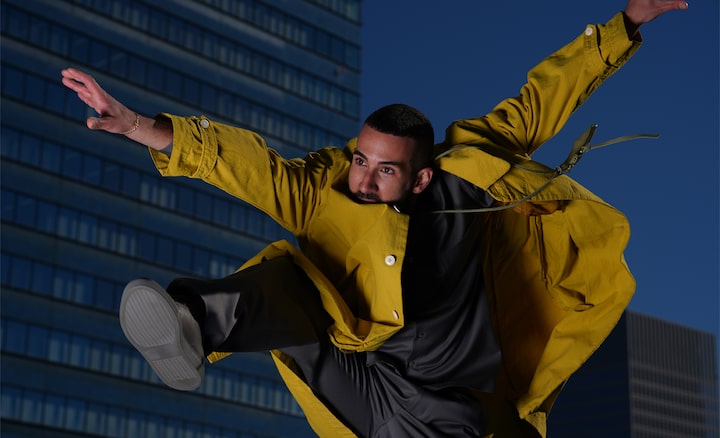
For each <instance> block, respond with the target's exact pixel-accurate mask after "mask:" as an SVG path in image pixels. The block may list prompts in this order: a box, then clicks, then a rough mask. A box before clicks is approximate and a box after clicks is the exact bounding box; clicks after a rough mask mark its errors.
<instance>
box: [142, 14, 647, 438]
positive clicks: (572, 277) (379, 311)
mask: <svg viewBox="0 0 720 438" xmlns="http://www.w3.org/2000/svg"><path fill="white" fill-rule="evenodd" d="M587 29H588V30H587V31H585V32H583V34H582V35H581V36H580V37H578V38H577V39H576V40H574V41H572V42H571V43H570V44H568V45H567V46H565V47H564V48H562V49H560V50H559V51H558V52H556V53H555V54H553V55H552V56H550V57H549V58H547V59H546V60H545V61H543V62H542V63H541V64H539V65H538V66H537V67H536V68H534V69H533V70H532V71H531V72H530V73H529V74H528V84H526V85H525V86H524V87H523V88H522V90H521V92H520V95H519V96H518V97H516V98H512V99H507V100H505V101H503V102H501V103H500V104H499V105H498V106H497V107H496V108H495V109H494V110H493V112H492V113H490V114H488V115H486V116H484V117H481V118H477V119H468V120H461V121H458V122H456V123H453V124H452V125H451V126H450V127H449V128H448V129H447V132H446V140H445V142H444V143H442V144H440V145H438V152H439V153H443V155H442V158H440V159H439V161H438V164H439V166H440V167H441V168H442V169H444V170H446V171H448V172H451V173H453V174H455V175H457V176H459V177H461V178H463V179H465V180H467V181H469V182H471V183H473V184H476V185H477V186H479V187H481V188H483V189H485V190H487V191H488V193H490V194H491V195H492V196H493V197H494V198H495V199H496V200H497V201H498V202H499V203H512V202H513V201H517V200H520V199H523V198H524V197H525V196H526V195H527V194H528V193H531V192H532V191H533V190H534V189H535V188H537V187H539V186H540V185H541V184H543V183H544V182H545V181H546V180H547V175H542V174H538V173H534V172H530V171H528V170H526V168H528V167H538V166H539V165H537V164H534V163H533V162H531V161H529V158H528V157H529V156H530V154H531V153H532V152H533V151H534V150H535V149H537V148H538V147H539V146H540V145H541V144H542V143H543V142H545V141H546V140H548V139H549V138H550V137H552V136H553V135H555V134H556V133H557V131H558V130H559V129H560V128H561V127H562V126H563V124H564V123H565V121H566V119H567V118H568V117H569V116H570V115H571V114H572V112H573V111H574V110H575V109H577V107H578V106H579V105H581V104H582V103H583V102H584V100H585V99H586V98H587V97H588V96H589V95H590V94H591V93H592V91H594V90H595V89H596V88H597V87H598V86H599V85H600V84H601V83H602V82H603V81H604V80H605V79H606V78H607V77H609V76H610V75H611V74H612V73H613V72H615V71H616V70H617V69H618V68H619V67H620V66H621V65H622V64H623V63H624V62H625V61H626V60H627V59H628V58H629V57H630V56H631V55H632V54H633V53H634V51H635V50H636V49H637V48H638V45H639V43H638V42H633V41H629V40H628V38H627V35H626V31H625V28H624V24H623V19H622V15H621V14H618V15H616V16H615V17H614V18H613V19H612V20H610V21H609V22H608V23H607V24H606V25H598V26H588V27H587ZM165 116H166V117H168V118H170V119H171V120H172V123H173V129H174V132H175V138H174V147H173V153H172V156H171V157H170V158H168V157H166V156H165V155H163V154H161V153H157V152H154V151H151V153H152V157H153V159H154V161H155V164H156V166H157V168H158V170H159V171H160V172H161V173H162V174H163V175H168V176H170V175H183V176H190V177H194V178H201V179H203V180H204V181H206V182H208V183H210V184H214V185H216V186H218V187H220V188H221V189H223V190H225V191H226V192H228V193H230V194H232V195H234V196H237V197H238V198H241V199H243V200H245V201H247V202H249V203H250V204H252V205H254V206H256V207H257V208H259V209H260V210H262V211H264V212H265V213H267V214H268V215H270V216H271V217H273V218H274V219H275V220H277V221H278V222H279V223H280V224H281V225H282V226H284V227H285V228H287V229H288V230H289V231H291V232H292V233H294V234H295V235H296V236H297V239H298V243H299V245H300V248H301V250H302V252H301V251H298V250H297V249H295V248H294V247H292V245H290V244H289V243H287V242H276V243H274V244H272V245H270V246H269V247H268V248H266V249H265V250H264V251H263V252H262V253H261V254H258V256H256V257H254V258H253V259H252V260H250V261H248V262H247V263H246V264H245V265H244V266H243V268H244V267H247V266H249V265H252V264H255V263H259V262H260V261H261V260H262V259H263V258H272V257H275V256H278V255H285V254H289V255H291V256H292V257H293V258H294V259H295V261H296V263H297V264H298V265H300V266H301V267H302V268H303V269H304V270H305V271H306V272H307V273H308V276H309V277H310V278H311V280H312V281H313V282H314V283H315V284H316V285H317V287H318V290H319V291H320V293H321V297H322V301H323V305H324V306H325V308H326V309H327V311H328V313H329V314H330V315H331V316H332V318H333V320H334V324H333V326H332V327H331V328H330V330H329V335H330V338H331V340H332V342H333V343H334V344H335V345H337V346H338V347H339V348H341V349H343V350H346V351H364V350H372V349H376V348H378V347H379V346H380V345H382V343H383V342H384V341H385V340H386V339H387V338H388V337H389V336H392V334H393V333H395V332H396V331H397V330H399V329H400V328H401V327H402V326H403V323H404V315H403V306H402V295H401V289H400V284H401V283H400V269H401V267H402V265H403V258H404V255H405V242H406V237H407V227H408V218H407V216H405V215H403V214H400V213H398V212H396V211H394V210H393V209H392V208H390V207H388V206H386V205H368V204H358V203H356V202H354V201H353V200H352V199H351V198H350V197H349V196H347V193H345V191H346V187H347V180H346V175H347V169H348V166H349V164H350V156H349V151H350V150H351V149H352V148H353V147H354V142H353V141H351V142H350V143H349V144H348V145H347V147H346V149H345V150H340V149H337V148H326V149H323V150H320V151H318V152H314V153H311V154H310V155H308V156H307V157H306V158H305V159H304V160H299V159H294V160H284V159H282V158H281V157H280V156H279V155H278V154H277V153H276V152H274V151H272V150H270V149H268V148H267V147H266V146H265V143H264V141H263V140H262V138H260V137H259V136H257V135H255V134H253V133H251V132H248V131H244V130H241V129H237V128H232V127H229V126H226V125H223V124H219V123H215V122H212V121H209V120H207V119H206V118H204V117H188V118H183V117H177V116H171V115H165ZM458 146H462V147H458ZM540 167H542V166H540ZM326 206H332V207H331V208H326ZM519 213H520V214H519ZM487 221H488V227H487V230H488V231H487V232H488V233H489V236H488V237H489V239H488V242H489V244H488V247H487V248H486V257H485V260H486V265H485V275H486V279H487V280H486V282H487V289H488V294H489V300H490V304H491V311H492V316H493V321H494V324H495V329H496V332H497V336H498V340H499V342H500V346H501V349H502V352H503V367H502V368H503V369H502V372H501V375H500V376H499V382H500V384H499V388H498V391H497V392H496V393H494V394H482V397H483V400H484V402H485V405H486V407H487V415H488V417H489V418H490V425H489V429H488V432H487V434H488V435H487V436H494V437H504V436H526V435H527V436H532V435H540V436H544V435H545V419H546V417H547V413H548V412H549V410H550V406H551V405H552V402H553V400H554V398H555V397H556V396H557V393H558V390H559V388H560V387H561V386H562V384H563V383H564V382H565V381H566V380H567V378H568V377H569V376H570V375H571V374H572V373H573V372H575V371H576V370H577V369H578V368H579V367H580V365H581V364H582V363H583V362H584V361H585V360H586V359H587V358H588V357H589V356H590V355H591V354H592V353H593V351H595V349H596V348H597V347H598V346H599V344H600V343H601V342H602V341H603V339H605V337H606V336H607V335H608V334H609V332H610V331H611V329H612V328H613V327H614V325H615V323H616V322H617V320H618V318H619V317H620V315H621V313H622V311H623V309H624V308H625V306H626V305H627V303H628V302H629V300H630V297H631V296H632V293H633V290H634V281H633V279H632V276H631V275H630V273H629V271H628V269H627V266H626V265H625V262H624V259H623V255H622V252H623V249H624V247H625V245H626V243H627V240H628V236H629V227H628V224H627V221H626V219H625V217H624V216H623V215H622V214H621V213H619V212H618V211H616V210H615V209H613V208H612V207H611V206H609V205H608V204H606V203H604V202H603V201H602V200H600V199H599V198H597V197H596V196H594V195H593V194H592V193H590V192H589V191H588V190H586V189H585V188H583V187H581V186H580V185H578V184H577V183H575V182H574V181H572V180H571V179H570V178H567V177H565V176H563V177H560V178H557V179H556V180H554V181H553V182H552V183H551V184H550V185H549V186H548V187H547V188H546V189H544V190H543V191H541V192H540V193H538V194H537V195H536V196H534V197H533V199H532V202H530V203H528V204H527V205H523V206H522V207H520V208H517V209H511V210H504V211H502V212H498V213H493V214H489V215H488V218H487ZM388 256H392V257H391V258H390V260H391V261H392V260H394V263H386V260H388V258H387V257H388ZM243 268H241V269H243ZM220 356H221V355H211V360H216V359H219V358H220ZM272 356H273V359H274V360H275V363H276V364H277V366H278V369H279V371H280V374H281V375H282V377H283V379H284V380H285V382H286V384H287V385H288V388H289V389H290V391H291V392H292V393H293V395H294V396H295V398H296V400H297V401H298V403H299V404H300V406H301V407H302V408H303V410H304V412H305V415H306V416H307V418H308V421H309V422H310V424H311V426H312V427H313V429H314V430H315V431H316V432H317V433H318V434H319V435H320V436H328V437H336V436H351V435H352V434H351V433H350V431H349V430H348V429H347V428H345V427H344V426H343V424H342V423H341V422H340V421H339V420H338V419H337V418H336V417H335V416H334V415H332V413H331V411H330V410H329V409H328V408H327V407H325V406H323V404H322V403H321V402H320V401H319V400H318V399H317V398H316V397H315V396H314V395H313V393H312V390H311V389H310V388H309V387H308V386H307V385H306V384H305V383H304V381H303V380H302V379H301V378H300V377H299V376H298V375H297V374H296V373H295V370H294V367H293V365H292V360H291V358H289V357H286V356H284V355H282V354H281V353H280V352H277V351H273V352H272ZM528 425H531V426H532V428H530V429H528ZM521 431H522V432H521Z"/></svg>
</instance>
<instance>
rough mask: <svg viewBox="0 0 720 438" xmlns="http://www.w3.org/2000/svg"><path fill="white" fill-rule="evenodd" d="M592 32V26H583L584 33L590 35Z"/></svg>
mask: <svg viewBox="0 0 720 438" xmlns="http://www.w3.org/2000/svg"><path fill="white" fill-rule="evenodd" d="M592 34H593V28H592V27H590V26H588V27H586V28H585V35H587V36H590V35H592Z"/></svg>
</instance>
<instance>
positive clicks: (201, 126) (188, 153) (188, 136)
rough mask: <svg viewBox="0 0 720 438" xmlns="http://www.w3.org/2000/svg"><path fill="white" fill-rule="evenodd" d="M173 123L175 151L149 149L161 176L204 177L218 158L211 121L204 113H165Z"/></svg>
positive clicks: (164, 115)
mask: <svg viewBox="0 0 720 438" xmlns="http://www.w3.org/2000/svg"><path fill="white" fill-rule="evenodd" d="M157 117H158V118H165V119H168V120H169V121H170V122H171V123H172V127H173V143H172V145H173V147H172V153H171V154H170V156H169V157H168V156H167V155H165V154H164V153H163V152H160V151H156V150H154V149H150V156H151V157H152V160H153V163H154V164H155V167H156V168H157V169H158V171H159V172H160V174H161V175H162V176H187V177H190V178H203V177H205V176H207V175H209V174H210V172H211V171H212V169H213V167H214V166H215V163H216V161H217V158H218V147H217V141H215V131H214V129H213V126H212V124H213V123H212V122H211V121H210V120H209V119H207V118H206V117H204V116H200V117H195V116H192V117H180V116H175V115H172V114H167V113H162V114H159V115H158V116H157Z"/></svg>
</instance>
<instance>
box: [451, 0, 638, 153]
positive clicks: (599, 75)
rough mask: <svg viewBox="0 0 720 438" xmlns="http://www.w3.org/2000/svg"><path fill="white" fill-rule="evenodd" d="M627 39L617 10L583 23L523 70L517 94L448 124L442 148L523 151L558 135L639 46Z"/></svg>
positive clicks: (528, 151) (527, 151) (623, 24)
mask: <svg viewBox="0 0 720 438" xmlns="http://www.w3.org/2000/svg"><path fill="white" fill-rule="evenodd" d="M640 41H641V40H640V37H639V35H638V36H637V39H636V40H634V41H631V40H629V39H628V36H627V31H626V28H625V23H624V21H623V15H622V13H618V14H617V15H615V16H614V17H613V18H612V19H611V20H610V21H609V22H608V23H607V24H604V25H588V26H587V27H586V28H585V31H584V32H583V34H582V35H580V36H579V37H578V38H576V39H575V40H574V41H572V42H570V43H569V44H567V45H566V46H564V47H563V48H561V49H560V50H558V51H557V52H555V53H553V54H552V55H550V56H549V57H547V58H546V59H545V60H543V61H542V62H541V63H540V64H538V65H537V66H536V67H534V68H533V69H532V70H530V72H529V73H528V77H527V83H526V84H525V85H523V87H522V88H521V90H520V94H519V95H518V96H517V97H513V98H509V99H505V100H503V101H502V102H500V103H499V104H498V105H497V106H496V107H495V108H494V109H493V111H492V112H491V113H489V114H487V115H485V116H483V117H480V118H474V119H466V120H460V121H457V122H454V123H453V124H451V125H450V127H448V129H447V131H446V140H445V146H446V147H451V146H455V145H462V144H464V145H472V144H481V143H488V142H490V143H492V144H494V145H497V146H500V147H502V148H505V149H507V150H509V151H510V152H512V153H515V154H521V155H529V154H531V153H532V152H533V151H535V150H536V149H537V148H538V147H540V145H542V144H543V143H544V142H546V141H547V140H548V139H550V138H551V137H552V136H553V135H555V134H556V133H558V132H559V131H560V129H561V128H562V127H563V125H564V124H565V122H566V121H567V119H568V118H569V117H570V115H571V114H572V113H573V112H574V111H575V110H576V109H577V108H578V107H580V105H582V104H583V103H584V102H585V100H586V99H587V98H588V97H589V96H590V94H592V93H593V92H594V91H595V90H596V89H597V88H598V87H599V86H600V84H602V83H603V82H604V81H605V80H606V79H607V78H608V77H610V76H611V75H612V74H613V73H615V72H616V71H617V70H618V69H619V68H620V67H621V66H622V65H623V64H625V62H627V60H628V59H629V58H630V56H632V55H633V54H634V53H635V51H636V50H637V49H638V48H639V46H640Z"/></svg>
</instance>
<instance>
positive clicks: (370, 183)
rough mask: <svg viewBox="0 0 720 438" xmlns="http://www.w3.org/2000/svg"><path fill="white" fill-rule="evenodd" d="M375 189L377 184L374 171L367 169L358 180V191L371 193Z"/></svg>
mask: <svg viewBox="0 0 720 438" xmlns="http://www.w3.org/2000/svg"><path fill="white" fill-rule="evenodd" d="M376 190H377V184H376V183H375V173H374V172H372V171H367V172H365V173H364V174H363V177H362V180H360V191H362V192H364V193H372V192H374V191H376Z"/></svg>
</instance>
